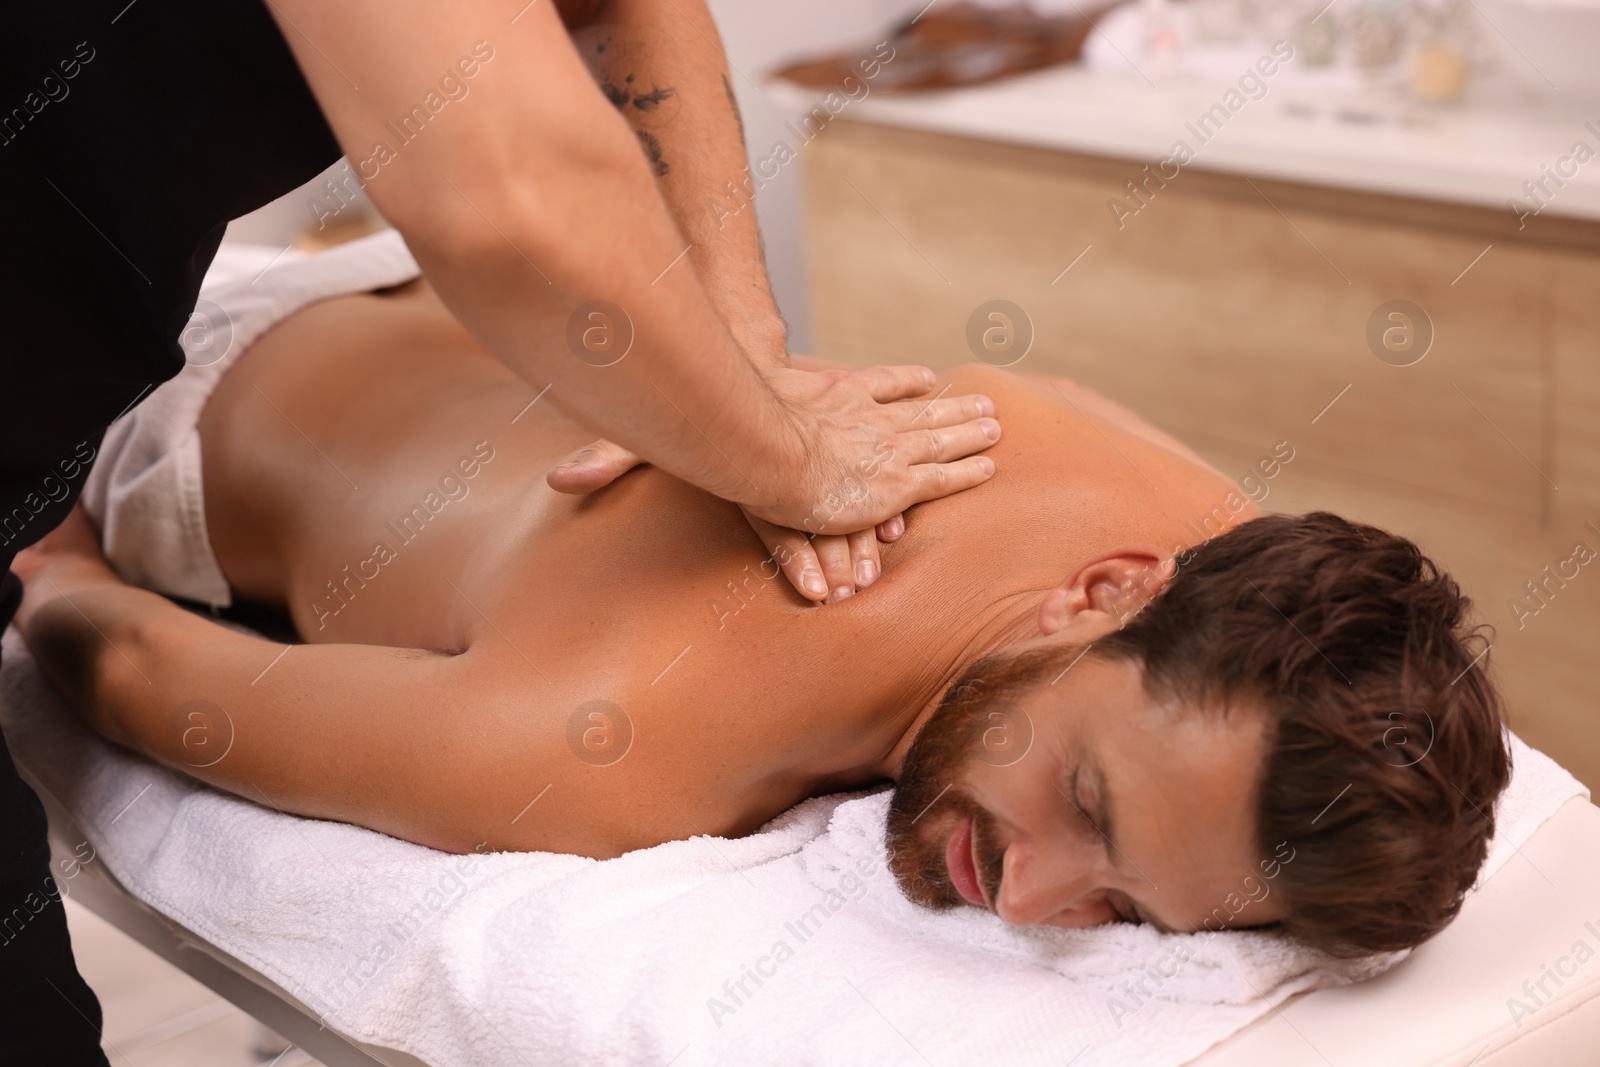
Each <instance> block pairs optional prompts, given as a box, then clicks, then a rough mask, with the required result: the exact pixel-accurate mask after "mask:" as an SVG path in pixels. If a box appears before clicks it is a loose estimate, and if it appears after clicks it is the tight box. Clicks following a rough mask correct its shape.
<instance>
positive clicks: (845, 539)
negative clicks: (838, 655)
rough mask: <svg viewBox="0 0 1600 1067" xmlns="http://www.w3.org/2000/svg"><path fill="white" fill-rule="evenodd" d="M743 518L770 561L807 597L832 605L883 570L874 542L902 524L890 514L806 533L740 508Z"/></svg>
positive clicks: (890, 536)
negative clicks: (862, 524)
mask: <svg viewBox="0 0 1600 1067" xmlns="http://www.w3.org/2000/svg"><path fill="white" fill-rule="evenodd" d="M739 510H740V511H742V512H744V517H745V521H746V522H748V523H749V524H750V528H751V529H752V530H754V531H755V532H756V536H757V537H759V538H761V543H762V544H763V545H765V546H766V549H767V551H768V552H770V553H772V556H771V559H772V562H773V563H775V564H777V565H778V568H779V569H780V570H782V571H783V576H784V577H785V578H787V579H789V584H790V585H792V586H794V587H795V589H796V591H798V592H799V594H800V595H801V596H803V597H805V598H806V599H807V600H814V601H820V602H822V603H827V604H834V603H837V602H838V601H841V600H843V599H844V598H845V597H849V596H854V595H855V594H857V593H859V592H860V591H861V590H863V589H865V588H866V587H867V586H869V585H871V584H872V583H873V582H875V581H877V580H878V576H879V575H881V574H882V573H883V560H882V559H881V557H880V556H879V551H878V550H879V545H880V543H884V544H886V543H889V542H892V541H897V540H899V539H900V537H901V535H903V534H904V533H905V529H906V524H905V519H904V518H903V517H902V516H899V515H896V516H894V517H893V518H891V519H888V520H886V521H884V522H881V523H879V524H878V525H877V526H876V527H874V528H872V529H870V530H860V531H857V532H856V533H853V534H820V535H817V536H811V535H808V534H803V533H801V532H800V531H799V530H791V529H790V528H789V527H787V526H776V525H774V524H772V523H770V522H767V521H766V520H765V519H761V518H757V517H756V516H755V515H752V514H751V513H750V511H749V509H748V508H743V507H741V508H740V509H739Z"/></svg>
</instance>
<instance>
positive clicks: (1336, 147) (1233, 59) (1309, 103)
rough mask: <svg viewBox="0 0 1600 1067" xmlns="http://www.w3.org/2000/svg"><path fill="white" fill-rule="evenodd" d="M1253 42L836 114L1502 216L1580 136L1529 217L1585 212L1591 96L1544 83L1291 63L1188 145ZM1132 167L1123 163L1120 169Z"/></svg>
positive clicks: (1077, 67)
mask: <svg viewBox="0 0 1600 1067" xmlns="http://www.w3.org/2000/svg"><path fill="white" fill-rule="evenodd" d="M1264 51H1265V49H1264V48H1263V47H1261V46H1255V47H1252V48H1249V49H1240V50H1237V51H1236V52H1232V53H1229V54H1227V55H1220V54H1214V55H1210V56H1208V57H1207V58H1206V63H1205V69H1204V73H1197V72H1196V71H1195V70H1194V69H1193V68H1194V64H1190V69H1189V70H1188V71H1185V72H1172V73H1169V74H1167V75H1164V76H1162V75H1158V74H1156V73H1155V72H1153V71H1148V70H1147V71H1144V72H1142V73H1141V72H1140V71H1138V70H1135V69H1134V68H1133V67H1132V66H1131V65H1129V64H1126V63H1121V61H1119V63H1121V65H1123V66H1124V68H1125V69H1123V70H1116V69H1114V68H1113V67H1112V65H1111V64H1109V63H1106V62H1104V61H1103V60H1102V61H1101V62H1099V63H1098V64H1096V63H1093V62H1091V63H1087V64H1073V65H1069V66H1062V67H1056V68H1053V69H1050V70H1046V71H1041V72H1038V73H1035V74H1029V75H1023V76H1020V77H1015V78H1011V79H1008V80H1005V81H1001V82H997V83H994V84H992V85H988V86H980V87H976V88H969V89H960V90H952V91H941V92H931V93H918V94H909V95H905V96H900V97H892V96H885V95H882V94H876V95H874V94H872V93H871V92H870V83H869V92H868V93H867V94H866V95H865V96H864V97H862V98H860V99H858V100H854V101H850V102H848V103H847V104H846V105H845V106H844V108H843V109H842V111H841V112H840V114H841V117H847V118H850V119H855V120H860V121H867V122H878V123H884V124H888V125H893V126H905V127H912V128H916V129H922V130H930V131H937V132H942V133H950V134H958V135H962V136H967V137H976V138H983V139H987V140H993V141H1004V142H1012V143H1017V144H1024V145H1034V146H1039V147H1044V148H1056V149H1063V150H1067V151H1073V152H1083V153H1090V154H1094V155H1102V156H1110V157H1114V158H1124V159H1129V160H1135V161H1138V162H1140V163H1144V162H1149V163H1156V162H1158V161H1161V160H1164V159H1167V158H1168V157H1169V156H1171V154H1172V152H1173V146H1174V142H1176V141H1178V140H1182V141H1184V142H1185V143H1186V144H1187V145H1188V146H1189V148H1190V149H1192V150H1193V151H1194V158H1193V160H1192V162H1191V163H1189V164H1188V165H1189V166H1192V167H1196V168H1200V169H1205V170H1212V171H1220V172H1225V173H1234V174H1248V175H1251V176H1259V177H1266V178H1276V179H1281V180H1285V181H1294V182H1305V183H1311V184H1316V185H1326V186H1333V187H1339V188H1348V189H1356V190H1364V191H1370V192H1375V193H1387V194H1392V195H1399V196H1409V197H1422V198H1427V199H1435V200H1443V201H1452V202H1456V203H1462V204H1472V205H1478V206H1482V207H1490V208H1498V209H1502V210H1510V209H1509V208H1508V206H1507V200H1508V199H1509V198H1511V197H1518V198H1519V199H1522V200H1523V201H1525V202H1527V203H1528V204H1529V205H1530V206H1538V201H1537V200H1533V199H1532V198H1530V197H1529V195H1528V194H1527V193H1526V192H1525V191H1524V190H1523V183H1524V182H1526V181H1528V180H1530V179H1538V178H1539V177H1540V176H1541V173H1542V171H1541V168H1542V167H1551V168H1554V167H1555V166H1556V164H1557V162H1558V161H1559V160H1562V159H1563V158H1564V157H1569V155H1570V153H1571V152H1572V150H1573V146H1574V144H1575V142H1578V141H1584V142H1586V143H1587V145H1588V146H1589V148H1590V149H1591V150H1592V151H1593V152H1594V154H1595V156H1596V158H1594V159H1591V160H1590V161H1589V162H1587V163H1586V164H1583V165H1578V164H1577V162H1576V160H1572V161H1570V162H1568V163H1566V164H1565V165H1564V168H1565V169H1566V170H1568V171H1571V170H1573V169H1574V168H1575V169H1576V171H1577V173H1576V175H1575V176H1574V177H1570V178H1565V179H1564V181H1565V185H1564V186H1563V187H1561V188H1559V189H1557V188H1556V186H1555V185H1554V183H1553V182H1551V183H1549V184H1548V188H1550V189H1551V190H1553V195H1551V196H1549V197H1547V198H1546V203H1545V206H1544V208H1543V210H1542V214H1545V215H1564V216H1569V217H1575V218H1583V219H1594V220H1600V101H1596V102H1585V101H1582V100H1575V99H1572V98H1569V97H1565V96H1560V95H1557V94H1555V93H1548V92H1543V91H1540V90H1539V89H1535V88H1532V87H1530V86H1528V85H1527V84H1526V83H1525V82H1522V81H1519V80H1517V79H1515V78H1512V77H1509V76H1506V75H1487V76H1480V77H1478V78H1477V79H1476V80H1475V81H1473V82H1472V83H1469V86H1468V89H1467V92H1466V95H1465V96H1464V98H1463V99H1462V100H1461V101H1460V102H1459V103H1456V104H1450V105H1429V104H1423V103H1418V102H1415V101H1411V100H1409V99H1407V98H1406V97H1405V95H1404V93H1403V92H1402V91H1400V90H1399V89H1398V88H1396V87H1393V86H1382V87H1377V86H1365V85H1363V84H1362V82H1361V80H1360V78H1359V76H1358V75H1356V74H1355V73H1354V72H1352V71H1344V70H1338V69H1323V70H1304V69H1297V67H1296V64H1295V63H1293V62H1291V63H1289V64H1285V65H1283V66H1282V67H1281V69H1280V70H1279V71H1278V72H1277V73H1276V74H1275V75H1274V76H1273V77H1270V78H1264V79H1262V80H1263V81H1264V82H1265V84H1266V93H1265V95H1263V96H1261V97H1260V98H1259V99H1247V100H1246V102H1245V103H1244V105H1243V106H1242V107H1240V108H1239V109H1238V111H1237V112H1235V113H1233V114H1232V116H1231V118H1229V120H1228V121H1227V123H1226V125H1225V126H1223V128H1222V129H1221V130H1218V131H1216V132H1214V133H1213V134H1212V135H1211V137H1210V139H1209V140H1208V141H1206V142H1204V143H1202V142H1201V141H1200V139H1199V138H1198V137H1197V136H1196V135H1195V133H1194V132H1193V131H1192V130H1191V129H1190V128H1189V127H1187V126H1186V125H1185V124H1186V123H1194V122H1196V120H1197V119H1198V117H1199V116H1200V115H1201V114H1202V113H1204V112H1205V111H1207V109H1209V108H1211V107H1212V105H1214V104H1217V103H1219V102H1221V100H1222V95H1223V93H1224V91H1225V90H1226V89H1228V88H1229V87H1231V86H1232V85H1233V84H1234V83H1235V82H1236V81H1237V79H1238V76H1239V75H1240V74H1242V73H1244V72H1245V71H1246V70H1247V69H1249V68H1250V67H1251V65H1252V63H1253V61H1254V60H1255V59H1256V58H1257V57H1258V56H1259V55H1261V54H1263V53H1264ZM1221 72H1225V73H1221ZM1152 82H1154V84H1152ZM779 92H780V99H782V100H783V101H784V102H785V103H786V104H788V105H791V106H793V108H794V110H795V111H797V112H798V111H800V110H804V108H803V107H801V106H800V101H802V100H804V101H807V102H808V103H807V104H806V106H807V107H808V106H809V104H810V102H814V101H815V99H816V97H815V94H810V93H806V92H805V91H802V90H798V89H796V88H794V87H790V86H783V87H782V88H781V89H780V91H779ZM1586 122H1588V123H1590V124H1591V125H1588V126H1586V125H1585V123H1586ZM1136 172H1137V168H1136V167H1130V170H1129V177H1130V178H1131V177H1133V176H1134V175H1135V173H1136Z"/></svg>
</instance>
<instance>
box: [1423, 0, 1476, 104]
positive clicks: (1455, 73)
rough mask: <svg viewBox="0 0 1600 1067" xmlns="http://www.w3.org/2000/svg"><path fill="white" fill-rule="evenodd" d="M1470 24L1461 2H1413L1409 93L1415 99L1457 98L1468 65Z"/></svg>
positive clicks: (1446, 0)
mask: <svg viewBox="0 0 1600 1067" xmlns="http://www.w3.org/2000/svg"><path fill="white" fill-rule="evenodd" d="M1473 32H1474V30H1473V25H1472V22H1471V19H1470V18H1469V5H1468V4H1467V3H1466V2H1465V0H1413V3H1412V13H1411V37H1412V40H1413V41H1414V42H1415V43H1414V47H1413V48H1412V51H1411V93H1412V95H1413V96H1415V97H1416V98H1417V99H1418V100H1425V101H1428V102H1430V103H1450V102H1452V101H1455V100H1459V99H1461V93H1462V91H1463V90H1464V89H1465V88H1466V84H1467V74H1468V73H1469V70H1470V66H1469V63H1468V56H1469V54H1470V53H1471V50H1472V44H1473Z"/></svg>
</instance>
